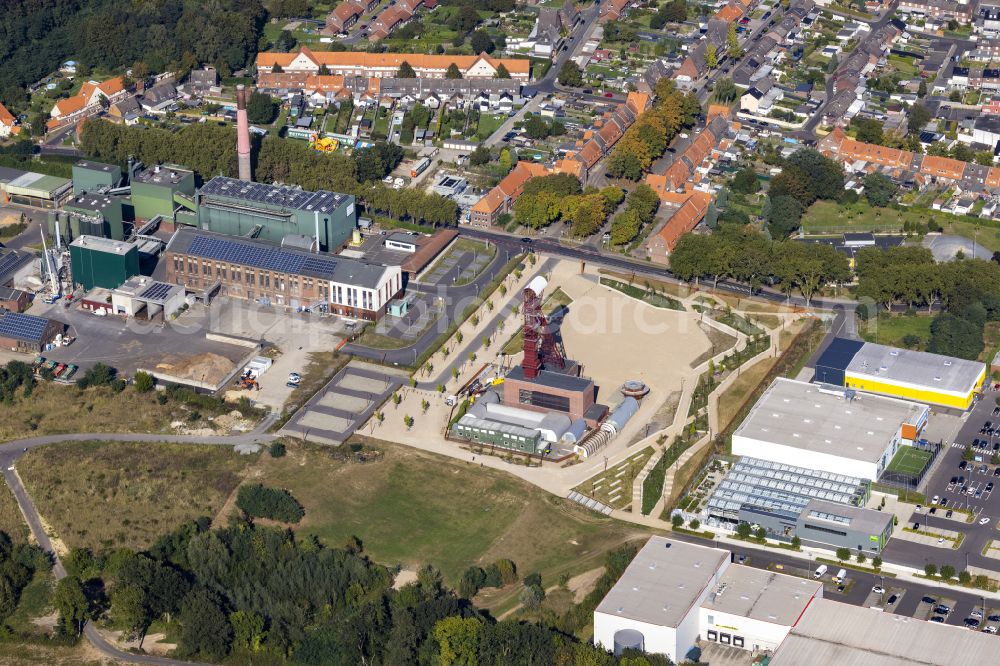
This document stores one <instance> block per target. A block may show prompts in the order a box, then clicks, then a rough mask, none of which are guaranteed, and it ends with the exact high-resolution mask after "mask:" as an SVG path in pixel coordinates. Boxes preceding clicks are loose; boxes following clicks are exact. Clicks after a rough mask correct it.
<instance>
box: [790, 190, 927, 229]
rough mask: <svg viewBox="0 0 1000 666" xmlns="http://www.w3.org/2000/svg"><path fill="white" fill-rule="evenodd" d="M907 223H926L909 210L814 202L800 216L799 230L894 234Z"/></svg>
mask: <svg viewBox="0 0 1000 666" xmlns="http://www.w3.org/2000/svg"><path fill="white" fill-rule="evenodd" d="M907 221H909V222H917V223H921V224H922V223H926V222H927V216H926V214H924V213H921V212H918V211H915V210H909V209H903V210H895V209H893V208H872V207H871V205H869V204H868V202H867V201H865V200H864V199H860V200H859V201H858V202H857V203H854V204H850V205H840V204H838V203H836V202H835V201H817V202H816V203H814V204H813V205H812V206H810V207H809V210H807V211H806V213H805V215H803V216H802V229H803V230H804V231H805V233H807V234H817V233H840V232H843V231H896V230H899V229H902V228H903V223H904V222H907Z"/></svg>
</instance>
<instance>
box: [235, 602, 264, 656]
mask: <svg viewBox="0 0 1000 666" xmlns="http://www.w3.org/2000/svg"><path fill="white" fill-rule="evenodd" d="M229 625H230V626H231V627H232V630H233V645H234V646H236V647H237V648H240V649H242V650H247V651H249V652H259V651H260V649H261V644H262V643H263V642H264V637H265V635H266V634H265V632H264V618H263V616H261V614H260V613H257V612H255V611H236V612H235V613H230V614H229Z"/></svg>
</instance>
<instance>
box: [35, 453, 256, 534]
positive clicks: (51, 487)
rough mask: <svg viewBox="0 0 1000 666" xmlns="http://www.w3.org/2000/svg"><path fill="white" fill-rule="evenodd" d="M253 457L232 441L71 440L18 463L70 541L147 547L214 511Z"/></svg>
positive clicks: (52, 521) (41, 507)
mask: <svg viewBox="0 0 1000 666" xmlns="http://www.w3.org/2000/svg"><path fill="white" fill-rule="evenodd" d="M252 460H253V456H240V455H238V454H236V453H234V452H233V450H232V448H231V447H228V446H188V445H181V444H150V443H142V444H130V443H118V442H67V443H63V444H56V445H53V446H46V447H42V448H38V449H34V450H32V451H29V452H28V453H27V454H25V456H24V457H23V458H21V461H20V462H18V464H17V469H18V473H19V474H20V475H21V478H22V479H23V480H24V484H25V486H26V487H27V489H28V492H29V493H30V494H31V496H32V498H33V499H34V500H35V503H36V505H37V506H38V510H39V511H40V512H41V514H42V517H43V518H44V519H45V520H46V521H47V522H48V524H49V525H50V526H51V527H52V529H53V530H55V532H56V534H57V535H58V536H59V537H60V538H61V539H62V541H63V543H65V544H66V545H67V546H69V547H72V546H86V547H90V548H94V549H104V548H109V547H113V546H126V547H129V548H145V547H147V546H149V545H150V544H152V543H153V541H155V539H156V538H157V537H158V536H160V535H161V534H164V533H166V532H168V531H170V530H172V529H174V528H175V527H177V526H178V525H180V524H181V523H183V522H184V521H187V520H192V519H194V518H198V517H199V516H213V515H215V514H216V513H217V512H218V511H219V509H220V508H221V507H222V505H223V503H224V502H225V501H226V499H227V498H228V497H229V495H230V494H231V493H232V491H233V490H234V489H235V488H236V486H237V485H239V483H240V480H241V474H242V472H243V470H244V469H245V468H246V466H247V464H248V462H250V461H252Z"/></svg>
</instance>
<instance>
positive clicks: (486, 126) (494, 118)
mask: <svg viewBox="0 0 1000 666" xmlns="http://www.w3.org/2000/svg"><path fill="white" fill-rule="evenodd" d="M505 120H507V116H504V115H501V114H498V113H481V114H479V127H478V128H477V130H476V135H477V136H478V137H479V138H480V139H487V138H489V136H490V135H491V134H493V132H495V131H497V128H498V127H500V126H501V125H503V122H504V121H505Z"/></svg>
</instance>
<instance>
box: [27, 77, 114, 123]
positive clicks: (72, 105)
mask: <svg viewBox="0 0 1000 666" xmlns="http://www.w3.org/2000/svg"><path fill="white" fill-rule="evenodd" d="M128 94H129V93H128V90H126V89H125V87H124V79H123V78H122V77H120V76H119V77H116V78H113V79H108V80H107V81H101V82H97V81H87V82H86V83H84V84H83V86H82V87H81V88H80V92H78V93H77V94H75V95H73V96H72V97H67V98H66V99H61V100H58V101H57V102H56V103H55V105H54V106H53V107H52V111H50V112H49V115H50V116H51V118H50V119H49V121H48V123H47V124H46V126H47V127H48V128H49V129H50V130H51V129H54V128H57V127H63V126H66V125H69V124H72V123H76V122H79V121H81V120H83V119H85V118H89V117H90V116H93V115H96V114H97V113H99V112H100V111H101V109H102V102H101V100H105V99H106V100H107V102H108V105H109V106H110V105H111V104H114V103H116V102H119V101H121V100H123V99H125V98H126V97H128Z"/></svg>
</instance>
